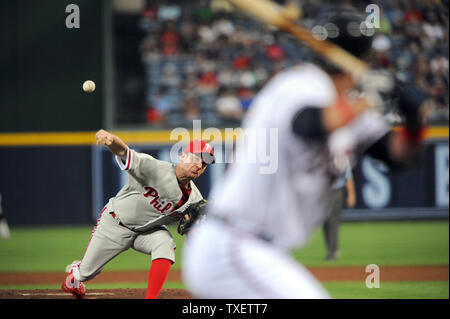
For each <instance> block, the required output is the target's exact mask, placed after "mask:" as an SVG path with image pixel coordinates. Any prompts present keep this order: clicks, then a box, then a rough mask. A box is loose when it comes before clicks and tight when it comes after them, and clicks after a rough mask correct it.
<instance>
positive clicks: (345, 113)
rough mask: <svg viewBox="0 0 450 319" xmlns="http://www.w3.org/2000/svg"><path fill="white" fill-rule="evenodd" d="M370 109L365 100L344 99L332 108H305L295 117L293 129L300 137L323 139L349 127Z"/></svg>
mask: <svg viewBox="0 0 450 319" xmlns="http://www.w3.org/2000/svg"><path fill="white" fill-rule="evenodd" d="M369 108H371V106H370V105H369V103H368V102H367V101H366V100H364V99H358V100H355V101H353V102H349V101H347V100H346V99H344V98H340V99H338V100H337V101H336V103H335V104H334V105H332V106H330V107H325V108H319V107H313V106H310V107H305V108H302V109H301V110H299V111H298V112H297V114H296V115H295V116H294V120H293V123H292V128H293V130H294V132H295V134H297V135H298V136H300V137H304V138H321V137H323V136H326V135H328V134H330V133H332V132H333V131H334V130H337V129H338V128H340V127H343V126H345V125H347V124H348V123H349V122H350V121H352V120H353V119H354V118H355V117H357V116H358V115H360V114H361V113H362V112H364V111H366V110H367V109H369Z"/></svg>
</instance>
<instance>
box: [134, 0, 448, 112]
mask: <svg viewBox="0 0 450 319" xmlns="http://www.w3.org/2000/svg"><path fill="white" fill-rule="evenodd" d="M213 2H214V3H215V4H214V7H215V8H216V9H217V8H219V9H218V10H216V9H215V11H213V10H211V6H210V2H209V1H206V0H197V1H195V2H177V1H164V2H163V3H162V4H161V2H158V1H150V0H148V1H147V4H146V7H145V9H144V10H143V12H142V14H141V20H140V26H141V28H142V29H143V30H144V31H145V32H147V35H146V36H145V37H144V38H143V40H142V42H141V45H140V52H141V56H142V60H143V61H144V63H147V67H146V71H147V76H148V78H149V82H148V83H147V86H148V87H149V89H150V90H151V91H152V92H153V91H154V90H156V88H158V87H160V86H167V87H169V88H172V89H174V90H175V91H174V94H175V95H177V96H178V97H177V100H179V101H182V100H183V99H182V97H181V94H182V93H183V92H184V93H192V92H195V93H196V94H198V100H199V101H201V103H200V104H201V106H202V111H203V105H204V104H205V105H206V104H208V105H211V104H214V103H211V101H215V100H216V99H217V100H218V101H219V98H220V99H221V98H222V93H223V92H222V90H221V92H220V95H217V94H218V87H226V88H229V89H236V90H237V91H236V93H235V95H236V96H237V97H238V98H239V99H240V101H241V109H243V111H245V109H246V108H247V107H248V105H249V104H250V102H251V101H252V99H253V95H254V94H255V92H256V91H257V88H258V87H261V86H262V85H263V84H264V83H265V82H266V81H267V80H269V79H270V77H271V76H272V75H273V74H274V73H277V72H279V71H280V70H281V69H283V68H284V67H286V66H289V65H292V64H295V63H297V62H303V61H307V60H309V58H310V50H308V49H307V48H305V47H304V46H300V45H298V43H297V42H296V41H295V39H293V38H292V37H289V36H287V35H286V34H285V33H283V32H281V31H275V32H274V31H273V30H271V29H267V28H266V27H265V26H263V25H261V24H260V23H258V22H255V21H253V20H250V19H248V18H246V17H241V16H240V15H235V14H234V13H232V12H229V11H228V10H227V9H225V7H226V6H225V7H223V8H222V4H221V3H222V1H221V0H217V1H213ZM329 2H331V1H313V0H305V1H302V4H303V6H302V9H303V17H302V21H301V22H302V23H304V25H305V26H306V27H309V26H312V21H314V19H315V18H316V17H317V15H318V12H319V11H320V10H321V9H322V8H323V7H325V6H326V5H328V4H329ZM348 2H352V1H348ZM353 2H355V1H353ZM416 2H417V3H416ZM225 3H227V2H223V5H225ZM369 3H371V2H370V1H363V2H360V3H359V5H358V6H359V8H360V9H361V10H364V8H365V6H366V5H367V4H369ZM375 3H376V4H378V5H380V7H381V9H382V10H381V14H382V16H381V21H380V23H381V24H380V27H381V28H380V29H378V31H377V32H378V34H377V36H376V37H375V39H374V42H373V47H374V49H375V50H374V51H375V54H374V55H373V56H372V57H371V58H370V61H369V63H370V64H371V66H372V67H374V68H385V69H388V70H390V71H391V72H392V73H393V74H397V75H398V76H399V77H400V78H402V79H404V80H406V81H411V82H415V83H416V84H417V85H419V86H420V87H422V88H424V89H426V90H427V91H428V92H429V93H430V94H431V95H432V96H433V97H434V98H435V100H434V101H433V103H434V104H435V105H436V107H435V110H436V111H435V112H436V116H435V118H440V117H441V116H447V119H448V93H447V88H448V81H449V79H448V31H447V29H448V10H447V8H446V7H444V5H443V4H442V3H440V2H436V1H432V0H430V1H413V2H410V1H396V0H383V1H376V2H375ZM175 59H178V61H179V62H177V61H175V63H176V66H175V64H173V65H170V66H167V68H162V69H161V68H160V66H159V65H166V64H167V62H171V63H172V62H174V60H175ZM184 62H185V64H184V65H185V66H188V67H182V66H183V63H184ZM180 88H181V90H180ZM171 96H172V95H171ZM236 96H235V97H236ZM166 99H167V100H168V101H170V102H165V100H166ZM162 101H163V102H162V103H161V104H162V105H164V104H165V103H166V104H167V103H168V104H170V103H172V104H173V103H177V102H176V100H173V101H172V100H171V98H170V97H167V98H166V97H164V98H162ZM205 101H207V102H205ZM225 101H226V99H225ZM187 102H188V101H186V104H187ZM191 104H192V105H193V104H194V103H193V102H191V101H189V105H191ZM215 104H216V106H217V103H215ZM150 105H151V106H152V107H153V108H154V110H153V111H152V112H151V113H150V115H152V114H159V113H160V112H163V111H160V110H159V109H165V107H155V106H153V104H152V103H150ZM172 107H178V104H177V105H174V106H172ZM179 107H181V105H180V106H179ZM190 108H191V109H192V110H193V109H194V108H193V107H190ZM219 109H221V108H218V107H215V108H214V110H216V113H217V114H219ZM208 110H210V109H208ZM163 113H164V112H163ZM194 113H195V112H193V111H189V114H194ZM150 118H151V119H152V121H154V120H155V118H157V117H156V116H154V115H152V116H150ZM221 118H222V116H221Z"/></svg>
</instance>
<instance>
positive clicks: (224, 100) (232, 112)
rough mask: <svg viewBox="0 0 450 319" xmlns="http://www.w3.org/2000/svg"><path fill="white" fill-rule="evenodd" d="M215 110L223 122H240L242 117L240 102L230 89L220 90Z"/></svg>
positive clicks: (223, 88)
mask: <svg viewBox="0 0 450 319" xmlns="http://www.w3.org/2000/svg"><path fill="white" fill-rule="evenodd" d="M215 109H216V111H217V113H218V114H219V116H220V117H221V118H222V119H224V120H241V119H242V116H243V109H242V107H241V101H240V100H239V98H238V97H237V96H236V94H235V93H234V90H233V89H231V88H226V87H222V88H220V90H219V96H218V98H217V100H216V106H215Z"/></svg>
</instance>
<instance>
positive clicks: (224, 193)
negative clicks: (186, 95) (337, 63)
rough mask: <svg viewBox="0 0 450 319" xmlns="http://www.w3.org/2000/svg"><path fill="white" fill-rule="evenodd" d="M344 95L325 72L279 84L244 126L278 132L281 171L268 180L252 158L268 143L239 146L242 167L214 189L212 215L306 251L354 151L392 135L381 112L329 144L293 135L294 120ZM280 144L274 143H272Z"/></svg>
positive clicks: (299, 69)
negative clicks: (336, 182)
mask: <svg viewBox="0 0 450 319" xmlns="http://www.w3.org/2000/svg"><path fill="white" fill-rule="evenodd" d="M336 97H337V92H336V90H335V87H334V85H333V83H332V80H331V78H330V77H329V76H328V75H327V74H326V73H325V72H324V71H322V70H321V69H319V68H318V67H316V66H314V65H312V64H305V65H302V66H296V67H293V68H290V69H288V70H286V71H284V72H282V73H280V74H279V75H277V76H276V77H275V78H274V79H272V80H271V81H270V82H269V83H268V84H267V85H266V87H265V88H264V89H263V90H262V91H261V92H260V93H259V94H258V95H257V96H256V98H255V100H254V102H253V104H252V106H251V108H250V111H249V112H250V113H249V114H248V116H247V117H246V119H245V120H244V122H243V128H244V129H246V128H250V129H252V128H255V129H256V128H257V129H267V130H269V129H271V128H272V129H273V128H275V129H276V130H277V132H278V139H277V142H278V143H277V152H275V154H276V155H277V158H272V159H271V160H276V161H277V163H278V168H277V170H276V171H275V173H272V174H263V173H262V172H261V165H262V164H259V163H251V162H252V161H251V160H250V157H251V156H253V155H254V154H258V152H261V150H260V149H259V148H261V147H262V148H265V147H267V145H268V143H267V141H264V140H258V141H257V143H246V144H244V143H238V145H237V149H236V157H237V159H236V162H235V163H233V164H232V165H231V166H230V169H229V171H228V172H227V174H226V176H225V179H224V180H222V181H220V182H219V183H218V184H217V185H216V186H215V187H214V188H213V190H212V193H211V196H210V201H209V205H210V206H209V208H208V210H209V211H210V212H211V214H213V215H219V216H222V217H224V218H227V219H228V220H229V221H231V222H232V223H233V224H234V225H235V226H237V227H238V228H241V229H244V230H245V231H247V232H250V233H253V234H255V235H257V236H261V237H264V238H268V239H270V240H271V241H272V243H273V244H274V245H276V246H278V247H280V248H284V249H290V248H297V247H300V246H302V245H304V244H305V243H306V242H307V241H308V240H309V239H310V237H311V235H312V233H313V231H314V230H315V228H316V227H317V226H318V225H319V224H320V223H321V222H322V220H323V219H324V218H325V213H326V212H325V211H326V210H325V207H326V204H327V201H328V200H329V191H330V188H331V185H332V184H333V182H334V181H335V180H336V178H337V177H339V176H341V175H342V174H343V172H344V170H345V167H346V166H347V165H348V164H349V160H350V164H354V163H353V156H352V154H355V152H359V151H361V150H362V149H363V148H365V147H368V146H370V145H371V144H373V143H374V142H375V141H376V140H377V139H379V138H380V137H381V136H383V135H384V134H385V133H386V132H387V131H388V129H389V128H388V126H387V124H386V123H385V121H384V120H383V118H382V117H381V116H379V115H378V113H377V112H375V111H366V112H365V113H364V114H363V115H361V116H359V117H358V118H357V119H355V120H353V122H351V123H349V124H348V125H347V126H345V127H344V128H341V129H339V130H337V131H335V132H334V133H333V134H331V135H330V136H328V140H327V141H326V142H324V141H323V140H315V141H313V140H307V139H303V138H300V137H299V136H297V135H295V134H294V131H293V128H292V122H293V119H294V116H295V115H296V114H297V112H298V111H299V110H301V109H302V108H305V107H326V106H329V105H332V104H333V103H334V102H335V100H336ZM272 146H273V145H272Z"/></svg>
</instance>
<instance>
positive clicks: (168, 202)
mask: <svg viewBox="0 0 450 319" xmlns="http://www.w3.org/2000/svg"><path fill="white" fill-rule="evenodd" d="M116 161H117V164H118V165H119V167H120V168H121V169H122V170H125V171H127V172H128V174H129V178H128V182H127V183H126V184H125V185H124V186H123V188H122V189H121V190H120V191H119V192H118V193H117V195H116V196H115V197H113V198H111V199H110V200H109V201H108V203H107V204H106V206H105V207H104V208H103V210H102V213H101V216H100V219H99V220H98V224H97V226H96V227H95V228H94V231H93V234H92V237H91V240H90V242H89V244H88V247H87V249H86V252H85V254H84V256H83V259H82V260H81V263H80V264H79V267H77V268H75V269H74V276H75V278H76V279H78V280H80V281H86V280H89V279H92V278H94V277H95V276H97V275H98V274H99V273H100V272H101V271H102V269H103V268H104V267H105V265H106V264H107V263H108V262H109V261H110V260H111V259H113V258H114V257H115V256H117V255H118V254H120V253H122V252H124V251H125V250H128V249H129V248H133V249H135V250H136V251H139V252H142V253H144V254H148V255H151V256H152V260H155V259H158V258H165V259H169V260H171V261H172V262H173V263H174V262H175V248H176V247H175V242H174V241H173V238H172V236H171V234H170V232H169V230H168V228H167V225H169V224H172V223H174V222H177V221H178V220H179V219H180V217H181V216H182V212H183V211H184V209H185V208H186V207H187V206H189V205H190V204H192V203H195V202H197V201H199V200H201V199H203V197H202V195H201V194H200V191H199V190H198V189H197V187H196V186H195V184H194V183H193V182H192V181H191V182H190V190H188V191H187V190H184V191H182V189H181V187H180V185H179V184H178V180H177V177H176V175H175V166H174V165H173V164H171V163H169V162H165V161H160V160H157V159H155V158H154V157H152V156H150V155H148V154H143V153H138V152H136V151H134V150H131V149H128V151H127V159H126V161H125V162H123V161H122V160H121V159H120V158H119V157H116Z"/></svg>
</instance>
